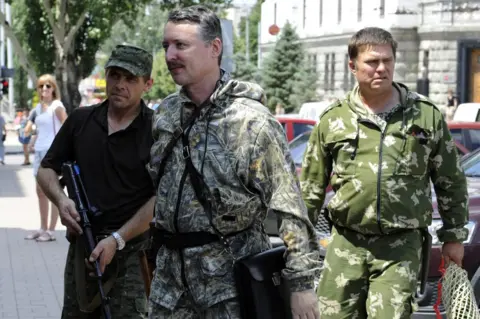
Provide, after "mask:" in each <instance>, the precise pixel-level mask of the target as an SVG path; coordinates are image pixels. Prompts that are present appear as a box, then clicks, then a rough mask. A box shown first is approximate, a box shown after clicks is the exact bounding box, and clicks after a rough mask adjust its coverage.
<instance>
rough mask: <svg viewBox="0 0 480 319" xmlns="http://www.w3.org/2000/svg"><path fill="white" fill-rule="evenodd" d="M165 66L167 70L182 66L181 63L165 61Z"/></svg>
mask: <svg viewBox="0 0 480 319" xmlns="http://www.w3.org/2000/svg"><path fill="white" fill-rule="evenodd" d="M167 67H168V69H169V70H172V69H176V68H182V67H183V64H181V63H172V62H171V63H167Z"/></svg>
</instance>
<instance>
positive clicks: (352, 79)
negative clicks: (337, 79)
mask: <svg viewBox="0 0 480 319" xmlns="http://www.w3.org/2000/svg"><path fill="white" fill-rule="evenodd" d="M355 82H356V79H355V75H353V73H352V72H351V71H350V90H352V89H353V88H354V87H355Z"/></svg>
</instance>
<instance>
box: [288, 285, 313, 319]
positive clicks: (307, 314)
mask: <svg viewBox="0 0 480 319" xmlns="http://www.w3.org/2000/svg"><path fill="white" fill-rule="evenodd" d="M290 306H291V308H292V315H293V319H320V311H319V309H318V299H317V294H315V291H314V290H313V289H310V290H305V291H297V292H293V293H292V297H291V299H290Z"/></svg>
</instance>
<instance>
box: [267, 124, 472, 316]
mask: <svg viewBox="0 0 480 319" xmlns="http://www.w3.org/2000/svg"><path fill="white" fill-rule="evenodd" d="M309 134H310V132H306V133H304V134H303V136H302V137H298V140H296V141H292V143H291V145H292V144H293V152H295V150H297V151H298V155H297V156H295V155H294V160H295V161H296V165H301V160H299V158H300V155H299V154H300V153H302V156H301V157H303V152H304V150H305V148H306V143H305V142H304V141H305V139H306V140H307V142H308V139H307V138H306V137H305V136H306V135H309ZM300 139H302V140H303V142H302V143H300V142H298V141H300ZM302 145H303V147H304V149H303V152H301V146H302ZM457 149H458V148H457ZM461 165H462V167H463V169H464V170H465V174H466V176H467V183H468V195H469V203H468V207H469V212H470V218H469V222H468V224H467V228H468V230H469V236H468V238H467V240H466V241H465V242H464V246H465V257H464V260H463V268H464V269H465V270H466V271H467V273H468V278H469V279H470V282H471V285H472V287H473V289H474V292H475V298H476V302H477V305H480V231H479V230H478V227H479V223H480V149H477V150H475V151H473V152H471V153H468V154H467V155H465V156H463V157H462V159H461ZM333 195H334V192H333V191H329V192H328V193H327V195H326V198H325V203H324V207H325V205H326V204H327V203H328V201H329V200H330V199H331V198H332V197H333ZM432 203H433V208H434V214H433V220H432V224H431V226H430V227H429V228H428V230H429V232H430V234H431V235H432V249H431V255H430V266H429V275H428V281H427V285H426V290H425V293H424V294H423V295H420V294H417V303H418V305H419V309H418V310H417V311H416V312H415V313H414V314H413V316H412V318H414V319H424V318H432V319H433V318H436V314H435V311H434V308H433V306H434V305H435V303H436V301H437V297H438V291H437V283H438V281H439V279H440V277H441V274H440V272H439V266H440V262H441V245H440V243H439V241H438V237H437V236H436V230H437V229H439V228H440V227H441V226H442V220H441V218H440V215H439V213H438V210H437V201H436V196H435V192H434V191H432ZM270 215H272V214H270ZM268 223H270V225H266V229H269V231H270V232H269V235H270V236H272V237H275V236H276V237H277V239H274V240H273V242H274V243H275V244H276V245H281V244H283V243H282V242H281V240H279V239H278V230H277V229H278V221H277V220H276V218H274V217H272V216H270V218H269V219H267V224H268ZM272 223H274V224H272ZM315 230H316V233H317V238H318V241H319V243H320V255H321V256H322V258H324V256H325V252H326V249H327V248H328V239H329V237H330V227H329V223H328V221H327V220H326V218H325V217H324V216H323V214H320V216H319V220H318V223H317V225H315ZM439 309H440V311H441V313H442V317H443V318H446V314H445V311H444V308H443V305H440V307H439Z"/></svg>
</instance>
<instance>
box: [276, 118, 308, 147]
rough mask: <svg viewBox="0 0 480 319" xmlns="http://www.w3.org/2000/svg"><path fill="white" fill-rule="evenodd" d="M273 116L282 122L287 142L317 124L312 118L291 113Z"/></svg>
mask: <svg viewBox="0 0 480 319" xmlns="http://www.w3.org/2000/svg"><path fill="white" fill-rule="evenodd" d="M275 118H276V119H277V120H278V121H279V122H280V124H282V126H283V129H284V130H285V134H286V135H287V140H288V141H289V142H290V141H291V140H293V139H294V138H296V137H297V136H299V135H301V134H303V133H305V132H310V131H311V130H313V127H314V126H315V124H317V122H316V121H314V120H308V119H302V118H297V117H296V116H295V115H292V114H285V115H277V116H275Z"/></svg>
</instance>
